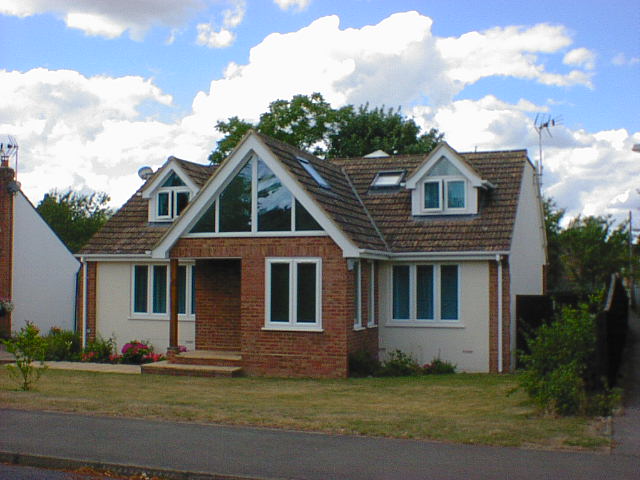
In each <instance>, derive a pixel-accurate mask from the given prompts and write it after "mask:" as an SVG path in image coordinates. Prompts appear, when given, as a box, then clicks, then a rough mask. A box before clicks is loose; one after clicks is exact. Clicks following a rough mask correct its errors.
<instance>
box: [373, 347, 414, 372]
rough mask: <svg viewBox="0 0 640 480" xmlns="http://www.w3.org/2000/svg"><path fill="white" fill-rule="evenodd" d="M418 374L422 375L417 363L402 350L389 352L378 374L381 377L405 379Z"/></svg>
mask: <svg viewBox="0 0 640 480" xmlns="http://www.w3.org/2000/svg"><path fill="white" fill-rule="evenodd" d="M420 373H422V368H421V367H420V365H418V362H416V360H415V359H414V358H413V357H412V356H411V355H409V354H406V353H404V352H403V351H402V350H394V351H393V352H391V353H390V354H389V358H388V359H387V360H386V361H385V362H383V363H382V366H381V367H380V372H379V374H380V376H382V377H406V376H409V375H419V374H420Z"/></svg>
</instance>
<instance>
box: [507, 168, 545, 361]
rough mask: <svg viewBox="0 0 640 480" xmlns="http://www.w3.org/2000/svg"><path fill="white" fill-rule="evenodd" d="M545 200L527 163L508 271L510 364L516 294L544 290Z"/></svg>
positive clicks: (514, 332)
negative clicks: (509, 285) (541, 197)
mask: <svg viewBox="0 0 640 480" xmlns="http://www.w3.org/2000/svg"><path fill="white" fill-rule="evenodd" d="M543 218H544V216H543V211H542V203H541V199H540V196H539V193H538V186H537V182H536V178H535V172H534V168H533V166H532V165H531V164H529V163H527V164H525V166H524V172H523V175H522V183H521V185H520V197H519V200H518V209H517V211H516V221H515V225H514V231H513V237H512V239H511V254H510V256H509V273H510V275H511V298H510V300H511V365H515V355H516V332H517V319H516V297H517V296H518V295H542V294H543V275H544V273H543V265H544V264H545V263H546V251H545V248H546V247H545V233H544V220H543Z"/></svg>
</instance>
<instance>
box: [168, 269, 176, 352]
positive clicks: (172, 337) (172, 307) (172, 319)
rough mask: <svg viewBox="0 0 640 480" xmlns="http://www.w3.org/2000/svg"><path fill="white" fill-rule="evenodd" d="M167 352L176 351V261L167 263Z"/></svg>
mask: <svg viewBox="0 0 640 480" xmlns="http://www.w3.org/2000/svg"><path fill="white" fill-rule="evenodd" d="M169 275H170V277H169V311H170V316H169V350H172V351H174V352H177V351H178V259H177V258H172V259H171V260H170V261H169Z"/></svg>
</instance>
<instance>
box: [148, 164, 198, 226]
mask: <svg viewBox="0 0 640 480" xmlns="http://www.w3.org/2000/svg"><path fill="white" fill-rule="evenodd" d="M190 195H191V192H190V191H189V187H187V185H186V184H185V183H184V182H183V181H182V180H181V179H180V177H179V176H178V175H177V174H176V172H171V174H170V175H169V176H168V177H167V179H166V180H165V181H164V182H163V183H162V185H161V186H160V188H159V189H158V192H157V193H156V220H160V221H163V220H173V219H174V218H176V217H177V216H179V215H180V214H181V213H182V211H183V210H184V209H185V208H186V206H187V205H188V204H189V197H190Z"/></svg>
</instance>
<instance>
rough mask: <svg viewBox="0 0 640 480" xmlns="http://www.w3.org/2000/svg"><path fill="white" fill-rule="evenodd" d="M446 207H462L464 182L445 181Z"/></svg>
mask: <svg viewBox="0 0 640 480" xmlns="http://www.w3.org/2000/svg"><path fill="white" fill-rule="evenodd" d="M447 208H464V182H462V181H454V182H447Z"/></svg>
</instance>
